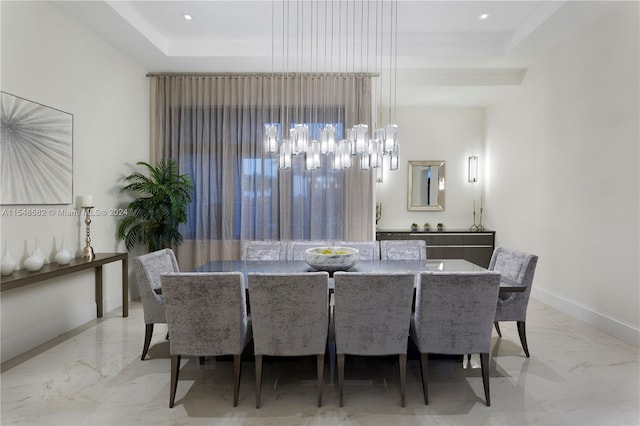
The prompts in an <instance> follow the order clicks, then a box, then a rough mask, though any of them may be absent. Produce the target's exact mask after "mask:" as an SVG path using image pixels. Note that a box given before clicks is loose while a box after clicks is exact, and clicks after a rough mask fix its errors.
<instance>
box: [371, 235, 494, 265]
mask: <svg viewBox="0 0 640 426" xmlns="http://www.w3.org/2000/svg"><path fill="white" fill-rule="evenodd" d="M495 236H496V232H495V231H478V232H476V231H469V230H465V229H447V230H443V231H409V230H380V231H377V232H376V240H424V241H425V242H426V244H427V259H465V260H468V261H469V262H473V263H475V264H476V265H479V266H482V267H483V268H487V267H489V262H490V261H491V255H492V254H493V249H494V248H495Z"/></svg>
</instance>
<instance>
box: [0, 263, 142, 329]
mask: <svg viewBox="0 0 640 426" xmlns="http://www.w3.org/2000/svg"><path fill="white" fill-rule="evenodd" d="M117 261H122V316H123V317H127V316H129V266H128V255H127V253H96V255H95V257H94V258H93V259H86V258H83V257H76V258H75V259H71V261H70V262H69V264H67V265H58V264H57V263H47V264H46V265H44V266H43V267H42V269H40V270H39V271H36V272H30V271H28V270H26V269H20V270H17V271H14V272H13V273H12V274H11V275H4V276H2V277H0V291H7V290H12V289H14V288H18V287H23V286H25V285H29V284H35V283H39V282H42V281H45V280H49V279H51V278H56V277H61V276H64V275H69V274H73V273H74V272H79V271H84V270H85V269H91V268H93V269H95V293H96V310H97V316H98V318H100V317H102V265H104V264H106V263H111V262H117Z"/></svg>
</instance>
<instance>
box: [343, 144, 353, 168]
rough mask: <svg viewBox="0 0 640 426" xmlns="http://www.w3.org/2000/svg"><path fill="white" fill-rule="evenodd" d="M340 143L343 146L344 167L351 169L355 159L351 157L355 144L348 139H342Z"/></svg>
mask: <svg viewBox="0 0 640 426" xmlns="http://www.w3.org/2000/svg"><path fill="white" fill-rule="evenodd" d="M340 144H341V146H342V152H341V155H342V167H344V168H347V169H349V168H351V166H353V160H352V158H351V155H352V152H353V148H352V147H351V146H352V145H353V144H352V143H351V142H349V141H348V140H346V139H343V140H342V141H340Z"/></svg>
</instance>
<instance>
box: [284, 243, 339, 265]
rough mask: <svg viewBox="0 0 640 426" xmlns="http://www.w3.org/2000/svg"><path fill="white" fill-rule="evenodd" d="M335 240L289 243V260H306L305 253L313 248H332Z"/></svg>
mask: <svg viewBox="0 0 640 426" xmlns="http://www.w3.org/2000/svg"><path fill="white" fill-rule="evenodd" d="M333 245H334V244H333V240H310V241H307V240H294V241H289V242H288V243H287V260H304V252H305V251H307V249H310V248H313V247H331V246H333Z"/></svg>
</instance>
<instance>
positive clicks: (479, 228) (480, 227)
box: [474, 207, 484, 232]
mask: <svg viewBox="0 0 640 426" xmlns="http://www.w3.org/2000/svg"><path fill="white" fill-rule="evenodd" d="M483 210H484V209H483V208H482V207H480V224H479V225H478V228H477V229H476V231H480V232H482V231H484V226H482V212H483ZM474 223H475V222H474Z"/></svg>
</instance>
